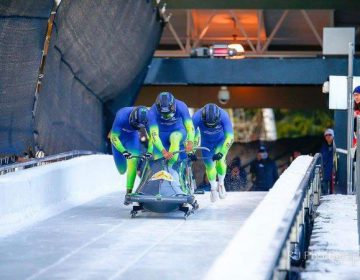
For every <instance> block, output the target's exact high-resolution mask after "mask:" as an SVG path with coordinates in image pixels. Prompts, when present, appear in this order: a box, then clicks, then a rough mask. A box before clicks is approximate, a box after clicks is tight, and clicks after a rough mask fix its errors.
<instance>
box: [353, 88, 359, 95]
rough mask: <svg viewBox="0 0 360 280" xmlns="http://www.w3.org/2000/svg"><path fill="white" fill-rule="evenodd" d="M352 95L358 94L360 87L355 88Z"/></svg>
mask: <svg viewBox="0 0 360 280" xmlns="http://www.w3.org/2000/svg"><path fill="white" fill-rule="evenodd" d="M353 94H360V86H357V87H356V88H355V89H354V91H353Z"/></svg>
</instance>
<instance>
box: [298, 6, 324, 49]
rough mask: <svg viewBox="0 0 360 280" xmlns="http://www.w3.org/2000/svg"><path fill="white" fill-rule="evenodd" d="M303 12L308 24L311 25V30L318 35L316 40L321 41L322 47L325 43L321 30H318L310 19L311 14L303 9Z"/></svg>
mask: <svg viewBox="0 0 360 280" xmlns="http://www.w3.org/2000/svg"><path fill="white" fill-rule="evenodd" d="M301 13H302V15H303V16H304V18H305V20H306V22H307V24H308V25H309V27H310V29H311V31H312V32H313V33H314V35H315V37H316V40H317V41H318V42H319V44H320V46H321V47H322V45H323V42H322V39H321V37H320V35H319V32H318V31H317V30H316V28H315V26H314V24H313V22H312V20H311V19H310V17H309V14H308V13H307V12H306V11H305V10H301Z"/></svg>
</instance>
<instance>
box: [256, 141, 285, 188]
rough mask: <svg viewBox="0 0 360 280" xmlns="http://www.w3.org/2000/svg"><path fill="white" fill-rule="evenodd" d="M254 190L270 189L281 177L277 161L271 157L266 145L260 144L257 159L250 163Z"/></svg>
mask: <svg viewBox="0 0 360 280" xmlns="http://www.w3.org/2000/svg"><path fill="white" fill-rule="evenodd" d="M250 173H251V180H252V182H253V185H252V188H251V190H252V191H268V190H270V189H271V188H272V186H273V185H274V183H275V182H276V180H277V179H278V178H279V175H278V170H277V166H276V164H275V161H273V160H272V159H271V158H269V154H268V151H267V149H266V147H265V146H260V148H259V150H258V151H257V154H256V159H255V160H254V161H253V162H252V163H251V165H250Z"/></svg>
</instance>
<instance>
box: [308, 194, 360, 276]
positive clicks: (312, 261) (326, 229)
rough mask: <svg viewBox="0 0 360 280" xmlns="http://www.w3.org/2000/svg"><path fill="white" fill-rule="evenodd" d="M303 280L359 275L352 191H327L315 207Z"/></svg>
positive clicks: (359, 264)
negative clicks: (339, 192) (345, 192)
mask: <svg viewBox="0 0 360 280" xmlns="http://www.w3.org/2000/svg"><path fill="white" fill-rule="evenodd" d="M301 277H302V279H305V280H322V279H326V280H332V279H334V280H335V279H336V280H338V279H347V280H350V279H354V280H355V279H360V257H359V245H358V232H357V218H356V197H355V196H354V195H328V196H324V197H323V198H322V201H321V204H320V206H319V207H318V209H317V217H316V219H315V224H314V230H313V234H312V237H311V243H310V248H309V260H308V262H307V266H306V270H305V272H303V273H302V274H301Z"/></svg>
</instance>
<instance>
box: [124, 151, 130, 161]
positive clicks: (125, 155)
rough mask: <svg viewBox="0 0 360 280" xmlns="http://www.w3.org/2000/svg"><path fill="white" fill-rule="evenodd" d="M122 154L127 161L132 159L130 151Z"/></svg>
mask: <svg viewBox="0 0 360 280" xmlns="http://www.w3.org/2000/svg"><path fill="white" fill-rule="evenodd" d="M122 154H123V156H124V157H125V158H126V159H129V158H131V153H129V152H128V151H123V152H122Z"/></svg>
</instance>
